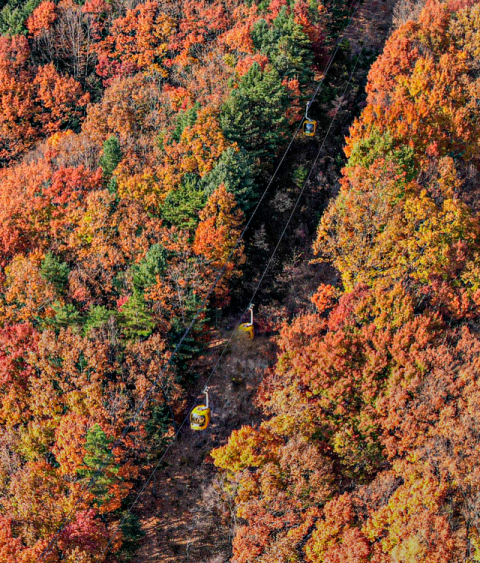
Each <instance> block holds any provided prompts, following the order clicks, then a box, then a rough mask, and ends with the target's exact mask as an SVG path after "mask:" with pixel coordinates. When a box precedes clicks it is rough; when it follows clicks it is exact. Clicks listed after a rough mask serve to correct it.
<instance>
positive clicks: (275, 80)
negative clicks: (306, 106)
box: [220, 63, 289, 162]
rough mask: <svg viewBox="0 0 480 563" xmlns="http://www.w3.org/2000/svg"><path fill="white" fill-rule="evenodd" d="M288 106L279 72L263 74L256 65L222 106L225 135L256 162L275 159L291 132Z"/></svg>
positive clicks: (287, 98)
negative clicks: (286, 113)
mask: <svg viewBox="0 0 480 563" xmlns="http://www.w3.org/2000/svg"><path fill="white" fill-rule="evenodd" d="M288 103H289V96H288V93H287V91H286V89H285V87H284V86H283V85H282V79H281V77H280V75H279V74H278V72H277V71H276V70H275V69H270V70H265V71H262V69H261V68H260V66H259V65H258V64H257V63H255V64H253V65H252V67H251V68H250V70H249V71H248V72H247V74H245V75H244V76H243V77H242V79H241V80H240V83H239V85H238V88H236V89H234V90H233V91H232V93H231V94H230V97H229V98H228V100H227V101H226V102H225V104H224V105H223V106H222V109H221V113H220V124H221V127H222V129H223V133H224V135H225V137H226V138H227V139H228V140H230V141H233V142H237V143H238V144H239V145H240V146H241V147H243V148H244V149H246V150H247V151H248V152H249V154H250V155H251V157H253V158H254V159H259V160H260V162H262V161H268V160H272V159H273V158H274V157H275V154H276V152H277V150H278V147H279V146H280V144H281V143H282V142H283V141H284V139H285V137H286V135H287V132H288V123H287V119H286V117H285V112H286V109H287V107H288Z"/></svg>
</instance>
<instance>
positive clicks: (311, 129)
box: [303, 102, 317, 137]
mask: <svg viewBox="0 0 480 563" xmlns="http://www.w3.org/2000/svg"><path fill="white" fill-rule="evenodd" d="M309 108H310V102H308V104H307V109H306V110H305V121H304V122H303V134H304V135H305V136H306V137H313V136H314V135H315V132H316V130H317V122H316V121H315V120H314V119H310V118H309V117H308V109H309Z"/></svg>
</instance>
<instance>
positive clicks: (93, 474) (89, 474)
mask: <svg viewBox="0 0 480 563" xmlns="http://www.w3.org/2000/svg"><path fill="white" fill-rule="evenodd" d="M112 445H113V438H109V437H108V436H107V435H106V434H105V432H104V431H103V430H102V427H101V426H100V425H99V424H95V425H94V426H92V428H90V430H89V431H88V432H87V436H86V439H85V450H86V452H87V453H86V454H85V457H84V458H83V463H84V467H83V468H82V469H80V470H79V471H78V473H79V475H80V477H83V478H85V479H88V480H90V479H91V480H92V492H93V494H94V495H95V501H96V503H97V504H98V505H99V506H101V505H102V504H104V503H105V502H107V501H108V500H109V496H110V495H109V493H108V491H109V488H110V486H111V485H112V483H114V482H115V481H116V479H117V477H116V476H117V474H118V470H119V467H118V466H117V465H116V464H115V459H114V455H113V453H112Z"/></svg>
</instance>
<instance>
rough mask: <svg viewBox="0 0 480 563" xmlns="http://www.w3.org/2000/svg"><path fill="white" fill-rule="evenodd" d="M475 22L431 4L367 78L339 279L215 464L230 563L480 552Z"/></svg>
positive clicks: (320, 293) (338, 211) (345, 186)
mask: <svg viewBox="0 0 480 563" xmlns="http://www.w3.org/2000/svg"><path fill="white" fill-rule="evenodd" d="M479 24H480V6H479V5H478V4H477V3H475V2H468V1H467V2H463V1H460V2H457V1H452V2H445V3H439V2H436V1H431V0H429V2H427V5H426V6H425V8H424V10H423V11H422V13H421V14H420V16H419V18H418V21H408V22H407V23H405V24H403V25H401V26H400V27H399V28H398V29H397V30H396V31H395V32H394V33H393V34H392V36H391V37H390V39H389V40H388V42H387V44H386V45H385V48H384V51H383V53H382V55H381V56H380V57H379V58H378V60H377V61H376V63H375V64H374V65H373V67H372V69H371V71H370V74H369V81H368V86H367V92H368V98H367V105H366V107H365V108H364V110H363V111H362V114H361V116H360V117H359V118H358V119H357V120H356V122H355V123H354V125H353V126H352V128H351V130H350V135H349V137H348V139H347V145H346V154H347V157H348V162H347V165H346V166H345V168H344V169H343V178H342V182H341V189H340V192H339V194H338V196H337V197H336V198H335V199H334V200H333V201H332V202H331V203H330V205H329V206H328V209H327V210H326V212H325V214H324V215H323V217H322V219H321V220H320V224H319V227H318V232H317V240H316V242H315V244H314V250H315V252H316V254H317V260H319V261H327V262H330V263H332V264H333V265H334V266H335V267H336V268H337V270H338V272H339V274H340V277H341V285H340V286H331V285H321V286H320V287H319V288H318V290H317V292H316V293H315V294H314V295H313V297H312V305H313V307H314V309H312V311H311V312H310V313H307V314H304V315H301V316H299V317H298V318H296V319H295V320H294V321H293V322H291V323H286V324H285V326H284V328H283V330H282V333H281V335H280V338H279V342H278V344H279V347H280V353H279V356H278V360H277V364H276V367H275V368H274V369H272V370H271V371H270V372H268V373H267V375H266V376H265V377H264V380H263V383H262V385H261V389H260V391H259V393H258V398H257V402H258V404H259V405H260V406H261V407H262V409H263V411H264V421H263V422H262V423H261V424H260V425H259V426H244V427H242V428H241V429H239V430H237V431H234V432H233V433H232V435H231V436H230V439H229V441H228V443H227V444H226V445H224V446H222V447H220V448H217V449H216V450H214V451H213V453H212V456H213V458H214V460H215V464H216V466H217V467H218V468H219V470H220V472H221V473H222V475H223V478H224V479H225V481H226V488H227V489H226V490H228V492H229V494H230V495H233V499H234V502H235V506H236V508H235V510H236V517H237V519H238V525H237V528H236V535H235V538H234V543H233V549H234V557H233V561H235V562H237V563H253V562H263V563H267V562H272V563H273V562H277V561H301V560H304V561H309V562H311V563H320V562H322V563H327V562H328V563H333V562H338V563H340V562H342V563H344V562H346V561H351V562H354V561H355V562H358V563H360V562H365V563H367V562H375V563H387V562H393V561H402V562H415V563H433V562H435V563H453V562H457V561H469V562H472V563H473V562H474V561H477V560H479V558H480V538H479V536H478V530H479V522H478V514H479V506H478V499H479V498H480V479H479V474H478V471H479V469H478V468H479V461H480V460H479V459H478V455H479V454H478V452H479V448H478V445H479V434H478V428H479V418H478V404H479V400H480V380H479V358H480V356H479V353H480V334H479V329H478V327H479V320H480V310H479V305H480V300H479V298H480V293H479V269H478V268H479V266H478V265H479V257H480V255H479V251H480V237H479V235H480V231H479V226H480V225H479V220H478V211H479V209H478V206H479V200H478V194H479V187H480V184H479V179H480V175H479V164H480V150H479V149H480V147H479V138H480V136H479V130H478V127H479V122H480V121H479V117H480V105H479V99H480V98H479V92H480V90H479V88H480V79H479V74H478V54H479V52H480V33H479V29H480V25H479Z"/></svg>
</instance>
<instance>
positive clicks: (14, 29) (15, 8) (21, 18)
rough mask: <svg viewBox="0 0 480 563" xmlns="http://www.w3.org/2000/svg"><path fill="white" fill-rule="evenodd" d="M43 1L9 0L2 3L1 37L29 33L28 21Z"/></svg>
mask: <svg viewBox="0 0 480 563" xmlns="http://www.w3.org/2000/svg"><path fill="white" fill-rule="evenodd" d="M40 2H41V0H27V1H26V2H25V1H24V0H7V1H6V2H5V1H3V2H0V35H21V34H25V33H27V26H26V25H25V24H26V21H27V19H28V17H29V16H30V14H31V13H32V12H33V10H35V8H36V7H37V6H38V5H39V4H40Z"/></svg>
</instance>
